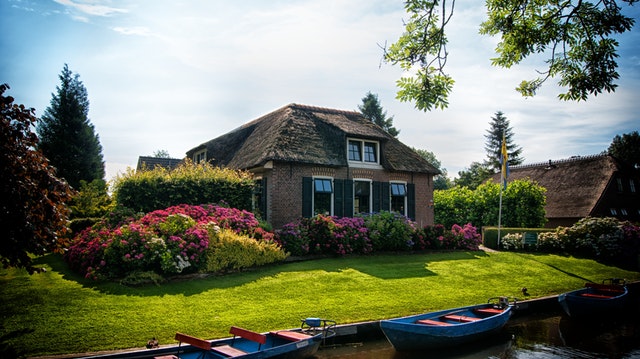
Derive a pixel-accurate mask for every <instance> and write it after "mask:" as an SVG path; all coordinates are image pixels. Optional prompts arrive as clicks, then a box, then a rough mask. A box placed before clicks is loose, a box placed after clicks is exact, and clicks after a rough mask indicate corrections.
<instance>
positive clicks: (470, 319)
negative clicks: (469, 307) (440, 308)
mask: <svg viewBox="0 0 640 359" xmlns="http://www.w3.org/2000/svg"><path fill="white" fill-rule="evenodd" d="M443 318H444V319H447V320H453V321H456V322H462V323H470V322H475V321H476V320H480V319H482V318H476V317H469V316H466V315H454V314H449V315H445V316H444V317H443Z"/></svg>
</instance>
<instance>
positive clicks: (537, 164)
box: [511, 153, 609, 169]
mask: <svg viewBox="0 0 640 359" xmlns="http://www.w3.org/2000/svg"><path fill="white" fill-rule="evenodd" d="M606 156H609V155H608V154H606V153H598V154H595V155H585V156H581V155H577V156H571V157H569V158H563V159H560V160H555V161H553V160H551V159H549V161H547V162H535V163H528V164H524V165H518V166H511V169H521V168H531V167H540V166H550V165H556V164H561V163H570V162H578V161H583V160H590V159H594V158H598V157H606Z"/></svg>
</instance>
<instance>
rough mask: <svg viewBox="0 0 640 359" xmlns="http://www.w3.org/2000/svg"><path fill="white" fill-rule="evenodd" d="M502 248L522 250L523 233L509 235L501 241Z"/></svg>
mask: <svg viewBox="0 0 640 359" xmlns="http://www.w3.org/2000/svg"><path fill="white" fill-rule="evenodd" d="M500 247H502V249H504V250H507V251H508V250H518V249H522V233H509V234H506V235H504V236H503V237H502V239H500Z"/></svg>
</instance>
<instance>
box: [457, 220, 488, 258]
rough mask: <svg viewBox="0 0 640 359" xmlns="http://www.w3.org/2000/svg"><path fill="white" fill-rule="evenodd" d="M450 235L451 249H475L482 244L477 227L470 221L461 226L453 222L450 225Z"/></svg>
mask: <svg viewBox="0 0 640 359" xmlns="http://www.w3.org/2000/svg"><path fill="white" fill-rule="evenodd" d="M451 235H452V240H453V249H466V250H470V251H477V250H479V249H480V244H482V238H481V237H480V233H478V229H477V228H476V227H474V226H472V225H471V223H467V224H465V225H464V226H462V227H460V226H459V225H457V224H454V225H453V226H452V227H451Z"/></svg>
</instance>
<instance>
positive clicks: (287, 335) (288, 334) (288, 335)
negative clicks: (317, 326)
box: [271, 330, 311, 342]
mask: <svg viewBox="0 0 640 359" xmlns="http://www.w3.org/2000/svg"><path fill="white" fill-rule="evenodd" d="M271 334H272V335H275V336H276V337H279V338H282V339H286V340H289V341H292V342H297V341H299V340H305V339H308V338H310V337H311V335H309V334H305V333H300V332H292V331H289V330H280V331H277V332H271Z"/></svg>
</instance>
